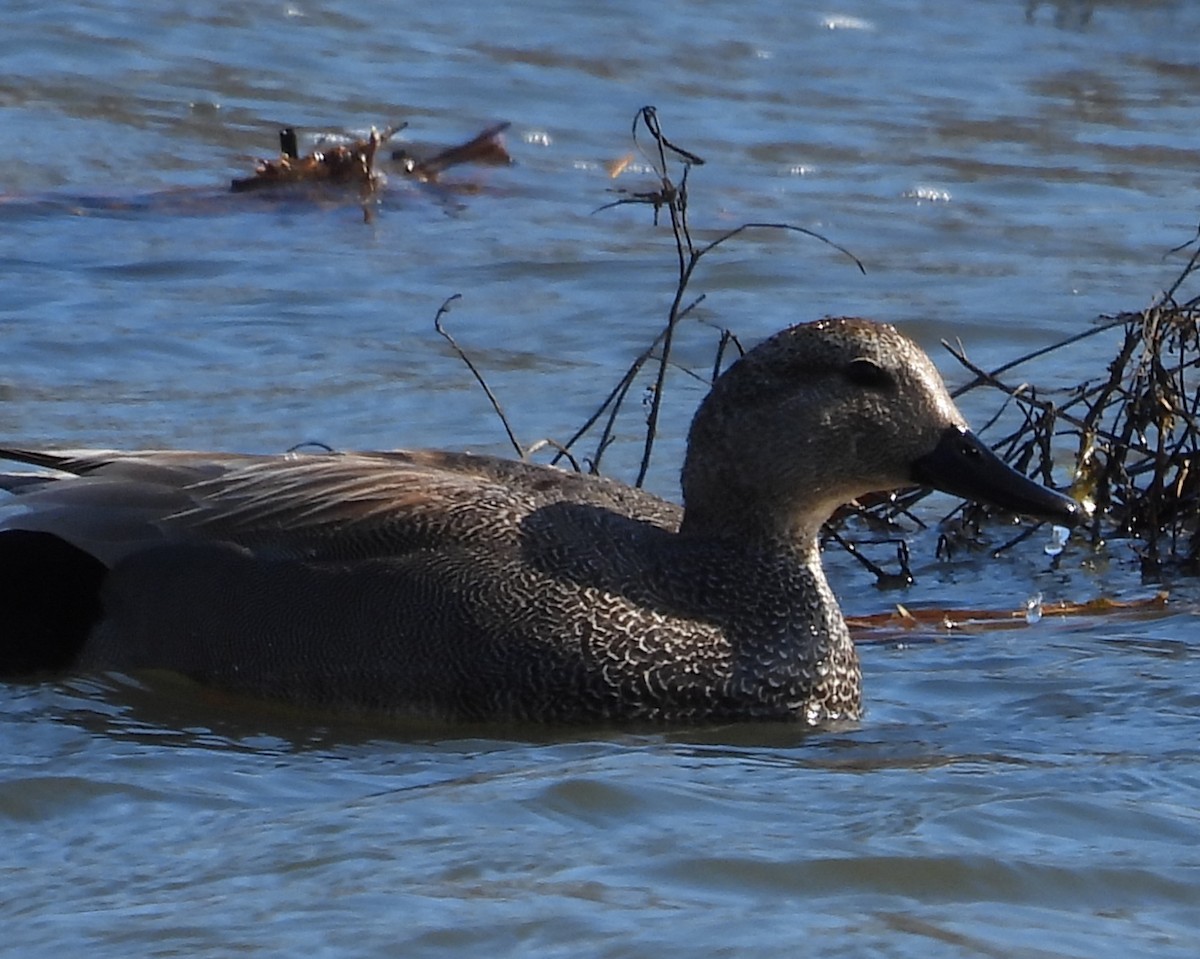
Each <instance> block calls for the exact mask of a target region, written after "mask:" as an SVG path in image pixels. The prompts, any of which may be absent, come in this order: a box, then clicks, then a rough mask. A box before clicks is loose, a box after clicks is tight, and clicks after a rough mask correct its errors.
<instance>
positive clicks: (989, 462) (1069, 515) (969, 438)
mask: <svg viewBox="0 0 1200 959" xmlns="http://www.w3.org/2000/svg"><path fill="white" fill-rule="evenodd" d="M912 475H913V479H914V480H916V481H917V482H918V483H920V484H922V485H924V486H932V487H934V488H935V489H940V490H942V491H943V492H945V493H952V494H953V495H955V496H961V497H963V498H964V499H969V500H975V501H977V502H980V503H989V504H991V505H992V506H997V507H999V508H1000V509H1003V510H1008V511H1009V512H1012V513H1023V514H1025V515H1026V516H1033V517H1036V518H1037V519H1044V520H1049V521H1050V522H1053V523H1059V524H1061V525H1063V526H1075V525H1077V524H1079V523H1082V522H1083V521H1084V520H1085V519H1086V518H1087V517H1086V515H1085V514H1084V510H1083V508H1082V507H1081V506H1080V505H1079V504H1078V503H1077V502H1075V500H1073V499H1071V497H1069V496H1064V495H1063V494H1062V493H1058V492H1055V491H1054V490H1052V489H1048V488H1046V487H1045V486H1042V485H1041V484H1040V483H1035V482H1034V481H1033V480H1031V479H1029V478H1028V477H1027V476H1022V475H1021V474H1020V473H1018V472H1017V471H1016V470H1015V469H1013V468H1012V467H1011V466H1009V465H1008V464H1007V463H1005V462H1004V460H1002V459H1000V457H999V456H997V455H996V454H995V453H993V452H992V451H991V449H990V448H989V447H988V446H987V445H986V444H985V443H983V442H982V441H981V440H980V439H979V437H978V436H976V435H975V434H974V433H972V432H971V431H970V430H966V429H960V428H959V427H957V426H952V427H950V428H949V429H947V430H946V431H945V432H944V433H943V434H942V438H941V440H940V441H939V442H938V445H937V446H936V447H935V448H934V450H933V452H931V453H926V454H925V455H924V456H922V457H921V458H920V459H918V460H917V461H916V462H915V463H913V467H912Z"/></svg>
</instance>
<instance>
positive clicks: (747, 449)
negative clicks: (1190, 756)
mask: <svg viewBox="0 0 1200 959" xmlns="http://www.w3.org/2000/svg"><path fill="white" fill-rule="evenodd" d="M0 457H3V458H5V459H9V460H13V461H19V462H22V463H26V464H32V465H35V466H38V467H42V468H43V471H41V472H36V473H19V472H13V473H9V474H4V475H3V477H2V479H0V485H3V486H4V487H5V488H7V489H9V490H10V491H11V492H13V493H15V494H16V498H15V499H14V500H13V505H14V506H16V507H24V508H23V509H15V510H12V511H11V512H15V513H16V515H15V516H12V517H10V518H9V519H8V520H7V522H6V523H5V524H4V529H3V531H2V532H0V581H2V583H3V586H2V587H0V588H2V589H3V593H0V595H2V596H3V597H4V598H3V606H2V614H0V615H3V617H4V620H5V623H4V628H3V637H4V638H3V640H2V643H3V645H2V646H0V672H2V673H4V674H7V675H9V676H12V675H18V674H24V673H31V672H43V671H46V670H67V669H71V670H117V671H136V670H140V669H165V670H170V671H174V672H177V673H182V674H184V675H185V676H188V677H191V678H192V679H195V680H197V681H199V682H202V683H211V684H214V685H216V686H220V687H223V688H225V689H228V690H232V691H235V692H238V693H245V694H250V695H253V696H257V697H269V698H273V699H279V700H286V701H289V702H292V703H296V704H301V705H308V706H320V707H332V708H338V709H351V710H355V711H385V712H389V713H395V714H415V715H423V716H431V717H437V718H446V719H466V720H486V719H500V718H504V719H518V720H542V721H564V722H566V721H598V720H630V719H646V720H700V719H719V720H726V719H796V720H800V721H802V722H806V723H824V722H827V721H830V720H836V719H845V718H851V719H852V718H855V717H857V716H858V715H859V712H860V708H861V705H860V704H861V696H860V672H859V664H858V658H857V656H856V654H855V650H854V644H853V642H852V641H851V638H850V635H849V633H848V631H847V629H846V624H845V622H844V621H843V619H842V614H841V612H840V610H839V609H838V605H837V601H836V600H835V599H834V597H833V594H832V592H831V591H830V589H829V586H828V585H827V583H826V581H825V576H824V573H823V572H822V569H821V562H820V555H819V547H818V542H817V539H818V533H819V530H820V528H821V524H822V523H824V522H825V521H826V520H827V519H828V518H829V516H830V515H831V514H832V513H833V511H834V510H835V509H836V508H837V507H838V506H840V505H841V504H843V503H845V502H847V501H849V500H851V499H853V498H855V497H857V496H859V495H861V494H864V493H867V492H871V491H876V490H888V489H893V488H896V487H903V486H912V485H916V484H925V485H929V486H933V487H936V488H938V489H941V490H945V491H947V492H950V493H954V494H956V495H958V496H963V497H969V498H975V499H979V500H983V501H987V502H990V503H992V504H994V505H997V506H999V507H1002V508H1004V509H1008V510H1012V511H1014V512H1021V513H1027V514H1030V515H1033V516H1037V517H1041V518H1044V519H1051V520H1054V521H1057V522H1061V523H1065V524H1071V523H1074V522H1076V521H1077V520H1078V519H1079V517H1080V508H1079V507H1078V506H1077V504H1076V503H1075V502H1074V501H1073V500H1071V499H1069V498H1068V497H1066V496H1063V495H1061V494H1059V493H1056V492H1054V491H1052V490H1049V489H1046V488H1045V487H1042V486H1039V485H1038V484H1036V483H1034V482H1032V481H1031V480H1029V479H1027V478H1025V477H1024V476H1021V475H1020V474H1019V473H1017V472H1015V471H1013V470H1012V469H1010V468H1009V467H1007V466H1006V465H1004V463H1003V462H1002V461H1001V460H1000V459H999V458H997V457H996V456H995V455H994V454H993V453H992V452H991V451H990V450H989V449H988V448H987V447H986V446H985V445H983V444H982V443H981V442H980V441H979V440H978V439H977V438H976V437H975V436H974V435H973V434H972V433H971V432H970V431H969V430H968V429H967V426H966V423H965V421H964V420H963V417H962V415H961V414H960V413H959V411H958V410H957V408H956V407H955V405H954V402H953V401H952V400H951V398H950V396H949V394H947V392H946V389H945V387H944V386H943V385H942V381H941V378H940V377H939V375H938V373H937V370H936V369H935V367H934V365H933V363H932V362H931V361H930V359H929V357H928V356H926V355H925V353H924V352H922V351H921V349H920V348H919V347H918V346H917V345H916V344H914V343H913V342H912V341H911V340H909V339H908V338H907V337H905V336H903V335H901V334H900V333H899V332H897V331H896V330H895V329H894V328H893V327H891V326H887V325H884V324H879V323H872V322H868V321H865V320H860V319H826V320H821V321H818V322H815V323H809V324H803V325H799V326H794V327H792V328H790V329H787V330H784V331H782V332H780V333H778V334H776V335H775V336H773V337H771V338H770V339H768V340H766V341H765V342H763V343H762V344H760V345H759V346H758V347H756V348H755V349H753V350H751V351H749V352H748V353H747V354H746V355H745V356H744V357H742V358H741V359H739V360H738V361H737V362H736V363H734V364H732V365H731V366H730V367H729V369H728V370H726V371H725V372H724V373H723V374H722V375H721V376H720V377H719V378H718V379H717V381H716V383H715V384H714V385H713V388H712V391H711V392H710V393H709V395H708V397H707V398H706V399H705V400H704V401H703V403H702V404H701V405H700V409H699V411H698V412H697V413H696V416H695V419H694V420H693V422H692V427H691V432H690V434H689V437H688V450H687V457H686V461H685V463H684V466H683V474H682V487H683V503H684V505H683V507H682V508H680V507H678V506H676V505H674V504H672V503H670V502H667V501H665V500H662V499H659V498H657V497H655V496H652V495H650V494H648V493H645V492H643V491H641V490H638V489H633V488H630V487H628V486H624V485H622V484H620V483H617V482H614V481H612V480H608V479H601V478H598V477H595V476H586V475H581V474H576V473H567V472H564V471H561V470H557V469H554V468H551V467H547V466H538V465H533V464H529V463H524V462H515V461H509V460H504V459H498V458H493V457H490V456H474V455H470V454H466V453H447V452H428V451H423V452H386V453H313V454H297V453H291V454H287V455H280V456H251V455H237V454H221V453H214V454H209V453H190V452H166V451H147V452H112V451H96V450H58V451H31V450H26V449H2V450H0ZM47 470H50V471H52V472H48V471H47Z"/></svg>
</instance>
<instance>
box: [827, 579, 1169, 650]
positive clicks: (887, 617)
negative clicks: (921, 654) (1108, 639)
mask: <svg viewBox="0 0 1200 959" xmlns="http://www.w3.org/2000/svg"><path fill="white" fill-rule="evenodd" d="M1167 601H1168V595H1167V593H1166V592H1160V593H1156V594H1155V595H1154V596H1150V597H1147V598H1145V599H1135V600H1117V599H1108V598H1106V597H1103V596H1102V597H1099V598H1097V599H1092V600H1088V601H1087V602H1084V603H1070V602H1061V603H1043V602H1042V598H1041V596H1035V597H1034V598H1033V599H1031V600H1030V601H1029V602H1028V603H1026V604H1025V606H1024V607H1022V608H1021V609H943V608H936V609H908V608H907V607H905V606H901V605H899V604H897V605H896V607H895V609H892V610H889V611H888V612H886V613H877V614H875V615H872V616H847V617H846V625H848V626H849V627H850V629H851V630H852V631H853V632H854V641H855V642H857V643H863V642H889V641H892V640H894V639H895V638H896V636H895V634H896V633H897V632H908V631H910V630H914V629H923V630H926V631H927V630H929V629H930V628H937V629H941V630H944V631H946V632H959V633H961V632H964V631H977V630H981V629H1003V628H1005V627H1009V626H1025V625H1028V624H1030V623H1036V622H1038V621H1039V620H1040V619H1042V617H1044V616H1059V617H1065V616H1103V615H1108V614H1113V613H1126V614H1137V613H1144V612H1150V613H1154V612H1158V611H1161V610H1163V609H1165V608H1166V606H1167Z"/></svg>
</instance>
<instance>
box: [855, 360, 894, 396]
mask: <svg viewBox="0 0 1200 959" xmlns="http://www.w3.org/2000/svg"><path fill="white" fill-rule="evenodd" d="M843 372H845V374H846V379H848V380H849V381H850V382H851V383H853V384H855V385H856V386H865V387H867V388H868V389H872V390H888V389H891V388H892V386H893V385H894V381H893V379H892V374H891V373H889V372H888V371H887V370H885V369H884V368H883V367H882V366H880V365H879V364H878V363H876V362H875V361H874V360H868V359H867V358H866V357H865V356H860V357H858V358H857V359H854V360H851V361H850V362H849V363H847V364H846V367H845V369H844V371H843Z"/></svg>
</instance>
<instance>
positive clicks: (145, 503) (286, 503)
mask: <svg viewBox="0 0 1200 959" xmlns="http://www.w3.org/2000/svg"><path fill="white" fill-rule="evenodd" d="M0 458H4V459H9V460H12V461H15V462H21V463H26V464H29V465H33V466H37V467H41V468H42V469H43V470H51V471H53V472H39V473H33V474H18V473H12V474H0V488H5V489H8V490H9V491H10V492H12V493H14V494H16V503H17V505H18V506H20V507H23V509H22V511H21V512H20V514H19V516H17V517H13V518H10V519H8V520H7V521H6V522H5V523H4V524H3V525H5V526H8V527H15V528H21V529H32V530H41V531H44V532H49V533H53V534H55V535H58V536H60V537H61V538H63V539H65V540H67V541H68V542H71V543H73V544H74V545H76V546H78V547H80V548H81V549H84V550H86V551H87V552H89V553H91V554H92V555H95V556H96V557H98V558H99V559H101V560H102V561H103V562H105V563H106V564H108V565H111V564H112V563H114V562H116V561H117V560H119V559H121V558H122V557H123V556H126V555H128V554H130V553H132V552H136V551H137V550H138V549H139V548H144V547H149V546H152V545H155V544H158V543H162V542H165V541H200V542H226V543H232V544H236V545H238V546H242V547H245V548H248V549H250V550H251V551H252V552H264V553H269V554H272V555H278V556H286V555H291V556H300V557H305V558H310V559H345V558H364V557H369V556H384V555H396V554H398V553H403V552H407V551H411V550H414V549H421V548H436V547H446V546H449V545H452V544H456V543H457V544H466V543H472V544H489V545H492V546H499V545H501V544H502V543H505V542H510V543H511V542H513V541H514V539H515V537H516V536H517V534H518V529H519V525H520V523H521V521H522V520H523V519H524V518H525V517H526V516H528V515H529V514H530V513H532V512H533V511H534V510H537V509H538V508H540V507H542V506H546V505H550V504H553V503H558V502H564V501H565V502H575V503H583V504H588V505H591V506H598V507H601V508H603V509H608V510H613V511H614V512H616V513H618V514H620V515H623V516H628V517H631V518H635V519H640V520H643V521H646V522H651V523H653V524H655V525H662V526H666V527H668V528H674V527H676V526H677V525H678V519H679V508H678V507H675V506H673V505H672V504H670V503H667V502H665V501H663V500H660V499H658V498H657V497H654V496H651V495H650V494H647V493H644V492H642V491H641V490H634V489H631V488H629V487H626V486H623V485H621V484H619V483H615V482H612V481H610V480H604V479H600V478H598V477H592V476H584V475H581V474H575V473H567V472H564V471H562V470H558V469H555V468H553V467H547V466H540V465H535V464H530V463H523V462H516V461H509V460H503V459H499V458H495V457H487V456H473V455H471V454H466V453H443V452H437V451H394V452H378V453H375V452H371V453H303V454H298V453H290V454H285V455H279V456H262V455H250V454H229V453H193V452H179V451H162V450H147V451H134V452H120V451H113V450H26V449H15V448H0Z"/></svg>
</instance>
